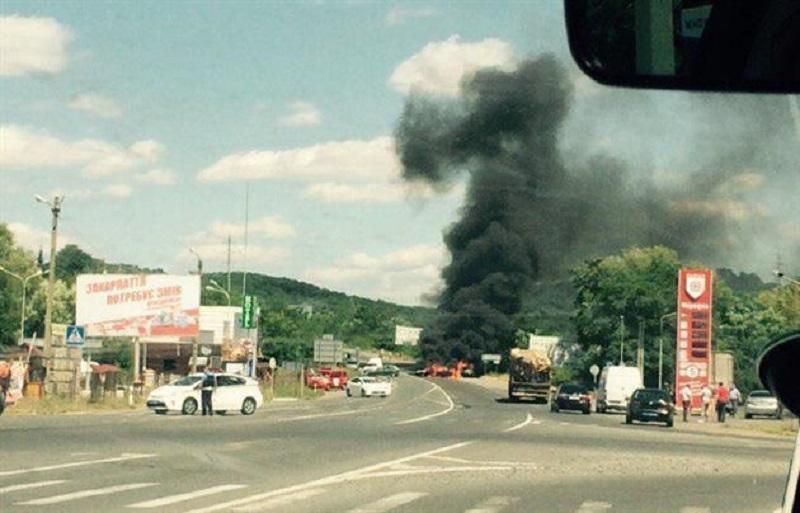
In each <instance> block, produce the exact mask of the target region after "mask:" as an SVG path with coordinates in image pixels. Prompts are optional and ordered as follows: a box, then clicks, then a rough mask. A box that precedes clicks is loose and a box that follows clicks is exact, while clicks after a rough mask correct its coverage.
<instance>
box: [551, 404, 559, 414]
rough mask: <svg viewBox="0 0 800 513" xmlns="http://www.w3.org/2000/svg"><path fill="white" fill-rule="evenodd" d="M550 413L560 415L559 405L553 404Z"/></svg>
mask: <svg viewBox="0 0 800 513" xmlns="http://www.w3.org/2000/svg"><path fill="white" fill-rule="evenodd" d="M550 411H551V412H553V413H558V412H559V408H558V405H557V404H551V405H550Z"/></svg>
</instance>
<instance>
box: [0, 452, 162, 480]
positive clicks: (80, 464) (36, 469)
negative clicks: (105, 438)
mask: <svg viewBox="0 0 800 513" xmlns="http://www.w3.org/2000/svg"><path fill="white" fill-rule="evenodd" d="M155 456H156V455H155V454H132V453H123V454H122V455H121V456H116V457H114V458H102V459H99V460H85V461H72V462H70V463H60V464H58V465H47V466H45V467H33V468H23V469H19V470H4V471H2V472H0V477H5V476H17V475H20V474H28V473H31V472H47V471H48V470H60V469H62V468H73V467H83V466H86V465H97V464H100V463H116V462H118V461H128V460H138V459H142V458H155Z"/></svg>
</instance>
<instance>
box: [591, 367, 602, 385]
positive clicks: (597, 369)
mask: <svg viewBox="0 0 800 513" xmlns="http://www.w3.org/2000/svg"><path fill="white" fill-rule="evenodd" d="M589 374H591V375H592V377H594V387H595V388H597V375H598V374H600V367H598V366H597V364H593V365H592V366H591V367H589Z"/></svg>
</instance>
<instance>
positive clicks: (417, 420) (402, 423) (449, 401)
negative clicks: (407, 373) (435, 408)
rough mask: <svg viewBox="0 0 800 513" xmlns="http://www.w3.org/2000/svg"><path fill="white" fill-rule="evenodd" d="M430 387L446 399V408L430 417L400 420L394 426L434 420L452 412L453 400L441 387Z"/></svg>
mask: <svg viewBox="0 0 800 513" xmlns="http://www.w3.org/2000/svg"><path fill="white" fill-rule="evenodd" d="M431 385H433V387H434V388H435V389H438V390H439V392H441V393H442V395H444V397H445V399H447V404H448V406H447V408H445V409H444V410H442V411H439V412H436V413H432V414H430V415H423V416H422V417H417V418H414V419H408V420H401V421H400V422H395V423H394V425H395V426H403V425H405V424H415V423H417V422H424V421H426V420H430V419H433V418H436V417H440V416H442V415H447V414H448V413H450V412H451V411H453V408H455V407H456V404H455V403H454V402H453V399H452V398H451V397H450V395H448V393H447V392H445V391H444V389H443V388H442V387H440V386H439V385H437V384H436V383H431Z"/></svg>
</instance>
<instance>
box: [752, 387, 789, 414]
mask: <svg viewBox="0 0 800 513" xmlns="http://www.w3.org/2000/svg"><path fill="white" fill-rule="evenodd" d="M755 415H765V416H769V417H774V418H776V419H780V418H781V417H783V407H782V406H781V404H780V403H779V402H778V399H777V398H776V397H775V396H774V395H772V393H771V392H770V391H769V390H753V391H752V392H750V395H748V396H747V401H745V403H744V418H746V419H752V418H753V417H754V416H755Z"/></svg>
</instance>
